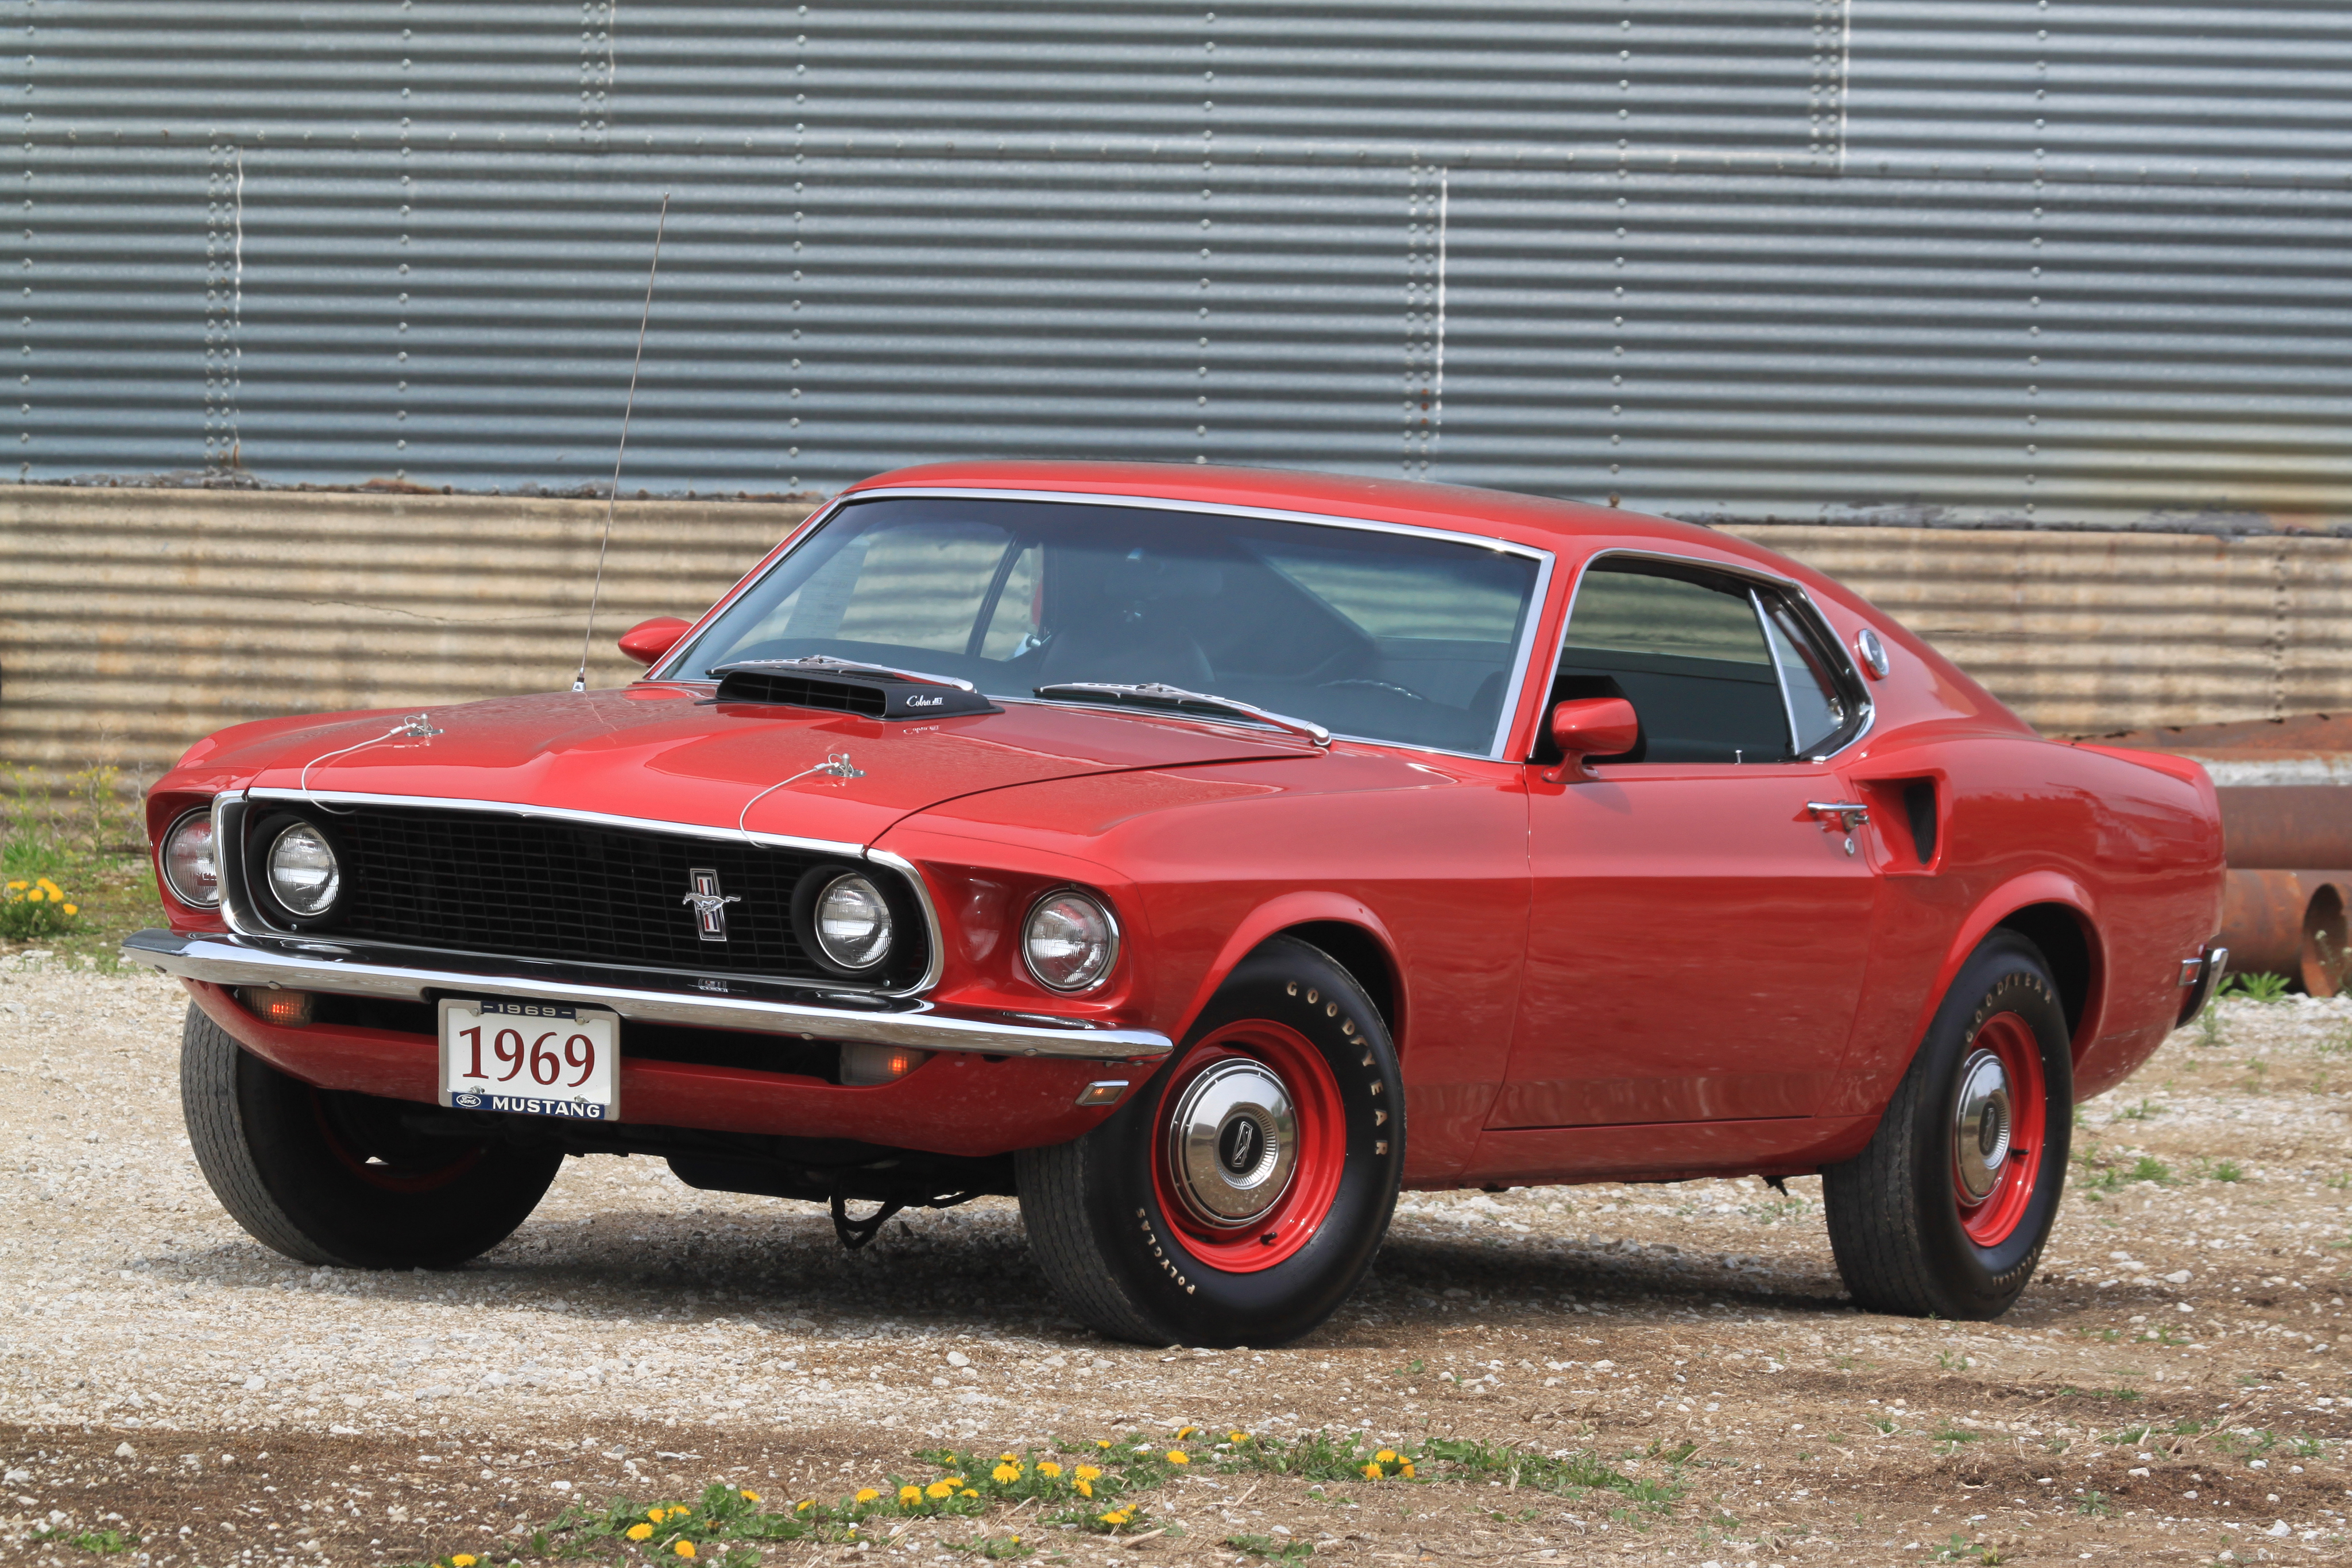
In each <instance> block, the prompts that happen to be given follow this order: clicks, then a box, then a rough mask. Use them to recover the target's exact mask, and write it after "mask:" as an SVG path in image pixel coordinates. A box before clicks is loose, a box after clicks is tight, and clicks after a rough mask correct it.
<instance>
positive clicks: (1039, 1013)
mask: <svg viewBox="0 0 2352 1568" xmlns="http://www.w3.org/2000/svg"><path fill="white" fill-rule="evenodd" d="M623 647H624V648H625V649H626V650H629V651H631V652H632V653H634V654H635V656H636V657H638V658H639V659H641V660H644V661H646V662H647V663H648V664H649V665H650V668H649V669H648V671H647V674H646V676H645V678H644V679H642V680H640V681H638V682H637V683H635V685H631V686H628V687H627V688H625V689H623V690H618V691H598V692H585V693H573V694H567V693H558V694H552V695H544V696H528V697H515V698H506V699H500V700H496V701H489V702H479V703H473V704H468V705H466V706H457V707H450V708H435V709H432V710H430V711H428V712H425V713H420V714H405V715H404V714H383V713H369V714H340V715H332V716H316V715H305V716H297V717H289V718H283V719H277V720H271V721H268V722H264V723H257V724H247V725H241V726H238V727H235V728H232V729H228V730H225V731H223V732H222V733H220V734H218V735H216V736H214V737H211V738H210V739H208V740H205V741H204V742H202V743H200V744H199V745H197V746H196V747H194V749H192V750H191V751H189V753H188V754H187V755H186V757H184V758H182V760H181V761H180V763H179V764H178V766H177V767H175V768H173V770H172V771H171V773H170V774H168V775H167V776H166V777H165V778H163V779H162V780H161V781H160V782H159V783H158V784H157V785H156V786H155V788H154V790H153V792H152V796H151V798H150V802H149V821H150V823H151V827H152V833H153V837H154V842H155V852H156V864H157V870H158V873H159V875H160V878H161V882H162V886H163V898H164V903H165V905H166V907H167V908H168V910H169V911H170V915H171V929H170V930H168V931H151V932H143V933H141V934H140V935H139V936H135V937H133V938H132V939H131V941H130V943H129V944H128V946H127V954H128V956H130V957H131V958H133V959H135V960H137V961H139V962H142V963H145V964H150V965H152V966H154V967H157V968H160V969H162V970H163V971H165V972H167V973H170V974H173V975H175V976H178V977H181V978H182V979H183V980H184V982H185V983H186V985H187V988H188V989H189V991H190V992H191V993H192V994H193V996H194V1008H193V1009H191V1012H190V1015H189V1020H188V1028H187V1033H186V1040H185V1046H184V1056H183V1068H182V1071H183V1085H184V1101H185V1107H186V1114H187V1121H188V1131H189V1135H190V1137H191V1139H192V1140H193V1143H194V1149H195V1153H196V1156H197V1158H198V1160H199V1162H200V1163H201V1165H202V1166H203V1168H204V1171H205V1176H206V1177H207V1178H208V1179H209V1180H210V1182H211V1184H212V1186H213V1188H214V1190H215V1192H216V1193H217V1194H218V1195H219V1197H220V1199H221V1201H222V1202H223V1203H224V1204H225V1205H226V1207H227V1208H228V1210H229V1212H230V1213H231V1214H232V1215H234V1216H235V1217H236V1218H237V1220H238V1221H239V1222H240V1223H242V1224H243V1225H244V1226H245V1227H246V1228H247V1229H248V1230H249V1231H251V1232H252V1234H253V1235H254V1236H255V1237H256V1238H257V1239H260V1240H261V1241H263V1242H265V1243H267V1244H268V1245H269V1246H271V1247H274V1248H276V1249H278V1250H279V1251H281V1252H283V1253H285V1254H287V1255H288V1256H289V1257H292V1258H296V1259H299V1260H304V1261H308V1262H314V1263H324V1264H333V1265H341V1266H347V1267H357V1268H404V1267H411V1266H423V1267H430V1268H446V1267H454V1266H456V1265H457V1264H459V1263H461V1262H463V1261H464V1260H467V1259H468V1258H471V1257H473V1256H475V1255H476V1254H478V1253H480V1252H481V1251H483V1250H485V1249H488V1248H490V1247H492V1246H494V1245H495V1244H497V1243H498V1242H499V1240H500V1239H502V1238H504V1237H505V1236H506V1235H508V1234H509V1232H510V1231H511V1230H512V1229H513V1228H515V1227H516V1226H517V1225H518V1224H520V1222H521V1220H522V1219H523V1218H524V1217H525V1216H526V1215H527V1214H529V1212H530V1209H531V1207H532V1206H533V1205H534V1204H535V1203H536V1202H537V1201H538V1200H539V1198H540V1197H541V1194H542V1193H543V1192H544V1191H545V1190H546V1188H547V1186H548V1184H549V1182H550V1181H551V1179H552V1177H553V1175H554V1172H555V1170H556V1168H557V1166H558V1165H559V1164H560V1163H561V1161H562V1156H563V1155H567V1154H570V1155H594V1154H609V1153H630V1154H643V1155H655V1156H658V1157H661V1158H664V1159H667V1161H668V1162H669V1164H670V1166H671V1168H672V1169H674V1170H675V1171H676V1172H677V1174H678V1176H680V1177H682V1178H683V1179H685V1180H686V1181H687V1182H688V1183H691V1184H692V1185H694V1186H699V1187H705V1188H710V1189H715V1190H720V1191H728V1192H738V1193H755V1194H770V1195H773V1196H777V1197H792V1198H800V1199H806V1200H812V1201H816V1202H823V1203H828V1204H830V1205H831V1206H832V1211H833V1215H834V1218H835V1223H836V1225H837V1226H838V1227H839V1228H840V1231H841V1235H842V1238H843V1239H844V1240H845V1242H848V1243H850V1244H853V1245H854V1244H856V1243H858V1242H860V1241H862V1240H863V1239H866V1238H867V1237H869V1236H870V1235H872V1234H873V1231H874V1229H875V1228H876V1227H877V1226H878V1224H879V1223H880V1221H881V1219H882V1218H885V1217H887V1215H888V1214H889V1213H891V1212H893V1211H895V1210H896V1209H898V1207H904V1206H908V1205H932V1206H944V1205H947V1204H951V1203H956V1202H959V1201H961V1200H963V1199H965V1198H968V1197H974V1196H977V1195H982V1194H1011V1195H1014V1196H1016V1197H1018V1198H1019V1200H1020V1204H1021V1209H1022V1213H1023V1216H1024V1220H1025V1222H1026V1225H1027V1228H1028V1231H1029V1236H1030V1239H1031V1242H1032V1245H1033V1247H1034V1252H1035V1255H1036V1259H1037V1261H1038V1264H1039V1266H1040V1267H1041V1268H1042V1269H1043V1270H1045V1273H1046V1275H1047V1276H1048V1277H1049V1278H1050V1280H1051V1281H1052V1282H1053V1285H1054V1287H1055V1290H1056V1291H1057V1292H1058V1293H1059V1296H1060V1299H1061V1300H1062V1301H1064V1302H1065V1303H1066V1306H1067V1307H1068V1309H1069V1311H1070V1312H1073V1313H1074V1314H1075V1315H1076V1316H1077V1317H1078V1318H1080V1319H1082V1320H1083V1321H1084V1322H1087V1323H1089V1324H1091V1325H1093V1326H1094V1327H1095V1328H1096V1329H1097V1330H1099V1331H1101V1332H1102V1333H1106V1334H1110V1335H1115V1336H1118V1337H1122V1338H1128V1339H1134V1340H1141V1341H1150V1342H1153V1343H1170V1342H1175V1341H1181V1342H1187V1343H1249V1344H1258V1345H1264V1344H1273V1343H1280V1342H1282V1341H1284V1340H1286V1339H1290V1338H1294V1337H1296V1336H1297V1335H1299V1334H1302V1333H1306V1332H1307V1331H1308V1330H1310V1329H1312V1328H1313V1327H1314V1326H1315V1325H1316V1324H1317V1323H1318V1322H1321V1321H1322V1320H1323V1319H1324V1318H1325V1317H1326V1316H1327V1315H1328V1313H1329V1312H1331V1311H1332V1310H1333V1309H1334V1308H1335V1307H1336V1306H1337V1305H1338V1304H1339V1302H1340V1301H1342V1300H1343V1299H1345V1298H1346V1296H1347V1295H1348V1293H1349V1291H1350V1290H1351V1289H1352V1288H1353V1287H1354V1286H1355V1284H1356V1283H1357V1281H1359V1280H1360V1278H1361V1277H1362V1275H1363V1273H1364V1270H1365V1269H1366V1268H1367V1266H1368V1265H1369V1264H1370V1261H1371V1259H1372V1255H1373V1253H1374V1251H1375V1250H1376V1249H1378V1248H1379V1246H1380V1244H1381V1238H1382V1236H1383V1234H1384V1232H1385V1230H1386V1228H1387V1225H1388V1222H1389V1217H1390V1214H1391V1208H1392V1207H1393V1205H1394V1202H1395V1199H1396V1196H1397V1192H1398V1190H1399V1188H1400V1187H1402V1186H1412V1187H1418V1188H1436V1187H1465V1186H1507V1185H1514V1184H1531V1183H1551V1182H1577V1181H1597V1180H1609V1181H1627V1180H1635V1181H1669V1180H1675V1179H1678V1178H1684V1177H1691V1176H1731V1175H1740V1174H1748V1173H1755V1174H1761V1175H1764V1176H1790V1175H1795V1174H1799V1173H1806V1172H1819V1173H1821V1174H1822V1177H1823V1179H1824V1191H1825V1196H1826V1202H1827V1208H1828V1222H1829V1228H1830V1234H1831V1238H1832V1241H1833V1243H1834V1246H1835V1252H1836V1257H1837V1261H1838V1266H1839V1268H1840V1270H1841V1271H1842V1272H1843V1275H1844V1278H1845V1281H1846V1283H1847V1285H1848V1287H1849V1288H1850V1290H1851V1291H1852V1292H1853V1297H1854V1299H1855V1300H1856V1301H1859V1302H1861V1303H1863V1304H1864V1305H1867V1306H1870V1307H1874V1308H1877V1309H1881V1310H1886V1311H1893V1312H1915V1313H1926V1312H1933V1313H1937V1314H1939V1315H1941V1316H1945V1317H1948V1318H1986V1317H1990V1316H1993V1315H1995V1314H1997V1313H1999V1312H2002V1311H2003V1310H2004V1309H2006V1308H2007V1307H2008V1306H2009V1304H2010V1303H2011V1301H2014V1300H2015V1299H2016V1297H2017V1295H2018V1293H2019V1291H2021V1290H2022V1289H2023V1288H2024V1286H2025V1284H2026V1281H2027V1280H2028V1278H2029V1277H2030V1276H2031V1274H2032V1271H2033V1269H2034V1266H2035V1263H2036V1261H2037V1260H2038V1259H2039V1257H2040V1255H2041V1251H2042V1245H2043V1241H2044V1239H2045V1238H2046V1237H2047V1235H2048V1233H2049V1230H2050V1226H2051V1221H2052V1218H2053V1214H2054V1212H2055V1210H2056V1207H2057V1205H2058V1201H2059V1193H2060V1190H2061V1187H2062V1186H2063V1179H2064V1176H2065V1172H2066V1163H2067V1162H2066V1155H2067V1133H2068V1128H2069V1125H2070V1124H2071V1122H2072V1116H2071V1114H2070V1111H2071V1107H2072V1106H2073V1105H2074V1103H2076V1102H2077V1101H2079V1100H2082V1099H2084V1098H2086V1097H2088V1096H2090V1095H2094V1094H2097V1093H2100V1092H2103V1091H2105V1090H2106V1089H2108V1088H2111V1087H2113V1086H2114V1085H2115V1084H2116V1083H2117V1082H2120V1081H2121V1080H2122V1079H2123V1078H2125V1077H2126V1075H2127V1074H2129V1073H2130V1072H2131V1071H2133V1070H2134V1069H2135V1068H2136V1067H2137V1066H2138V1065H2139V1063H2140V1062H2141V1061H2144V1060H2146V1059H2147V1055H2148V1054H2149V1052H2151V1051H2154V1050H2155V1049H2156V1047H2157V1046H2158V1043H2159V1042H2160V1041H2161V1040H2163V1039H2164V1038H2165V1036H2166V1035H2167V1033H2168V1031H2170V1030H2173V1029H2174V1028H2176V1027H2177V1026H2179V1024H2180V1023H2182V1022H2183V1021H2184V1020H2186V1019H2189V1017H2190V1016H2192V1015H2193V1014H2194V1013H2195V1011H2196V1010H2197V1009H2198V1008H2199V1007H2200V1005H2201V1003H2202V1001H2203V999H2204V998H2205V997H2206V995H2207V994H2208V992H2209V990H2210V988H2211V986H2212V984H2213V983H2214V981H2215V979H2216V978H2217V977H2218V974H2219V971H2220V967H2221V955H2220V954H2219V953H2218V952H2217V951H2216V950H2215V949H2214V948H2213V946H2212V940H2211V939H2212V936H2213V934H2214V932H2215V930H2216V928H2217V925H2218V924H2219V915H2220V904H2221V880H2222V872H2221V832H2220V828H2219V824H2218V820H2217V815H2216V810H2215V804H2214V795H2213V790H2212V788H2211V786H2210V783H2209V782H2208V780H2207V779H2206V778H2205V776H2204V774H2203V772H2202V771H2201V770H2200V768H2198V766H2197V765H2196V764H2195V763H2193V762H2188V761H2183V760H2179V759H2177V758H2169V757H2164V756H2158V755H2154V754H2148V753H2138V752H2125V751H2116V750H2108V749H2105V748H2102V747H2094V746H2069V745H2061V744H2056V743H2053V742H2051V741H2046V740H2043V739H2042V738H2041V737H2038V736H2036V735H2035V734H2034V733H2033V732H2032V730H2031V729H2030V728H2028V727H2026V726H2025V725H2024V724H2023V723H2022V722H2021V721H2020V720H2019V719H2018V718H2017V717H2015V716H2013V715H2011V713H2010V712H2009V711H2008V710H2006V709H2005V708H2003V707H2002V706H2001V705H2000V703H1998V702H1996V701H1995V700H1993V698H1992V697H1990V696H1989V695H1987V694H1986V693H1985V692H1984V691H1983V690H1982V689H1981V688H1980V687H1979V686H1978V685H1976V683H1974V682H1973V681H1971V680H1969V678H1968V677H1967V676H1965V675H1963V674H1960V673H1959V672H1958V670H1957V669H1955V668H1953V666H1952V665H1951V664H1948V662H1946V661H1945V660H1944V659H1942V658H1941V657H1939V656H1938V655H1937V653H1935V651H1934V650H1932V649H1930V648H1929V647H1927V645H1926V644H1925V643H1921V642H1920V641H1918V640H1917V639H1916V638H1915V637H1913V636H1911V635H1910V634H1909V633H1907V632H1905V631H1904V630H1903V629H1902V628H1901V627H1899V626H1897V625H1895V623H1894V622H1892V621H1891V620H1889V619H1888V618H1887V617H1886V616H1885V615H1884V614H1882V613H1881V612H1878V611H1877V610H1875V609H1874V608H1873V607H1872V606H1871V605H1869V604H1868V603H1866V602H1864V601H1863V600H1862V599H1860V598H1858V597H1857V596H1855V595H1854V594H1853V593H1850V592H1848V591H1845V590H1843V589H1842V588H1840V587H1838V586H1837V585H1836V584H1835V583H1833V582H1831V581H1829V580H1826V579H1825V578H1823V577H1822V576H1821V575H1820V574H1819V573H1817V572H1814V571H1811V570H1807V569H1806V568H1805V567H1803V566H1801V565H1799V564H1797V563H1796V562H1794V561H1791V560H1789V559H1784V558H1783V557H1780V556H1778V555H1775V554H1774V553H1772V552H1771V551H1770V550H1768V549H1761V548H1759V547H1758V546H1756V545H1753V544H1749V543H1746V542H1744V541H1742V540H1740V539H1737V538H1731V537H1729V536H1727V535H1725V534H1721V533H1717V532H1713V531H1710V530H1709V529H1707V528H1700V527H1695V526H1690V525H1685V524H1682V523H1675V522H1668V521H1663V520H1660V519H1657V518H1654V517H1638V516H1635V515H1633V514H1631V513H1628V512H1624V511H1620V510H1615V509H1610V508H1603V507H1591V506H1580V505H1575V504H1570V503H1567V502H1560V501H1551V500H1543V499H1538V498H1534V497H1526V496H1516V495H1506V494H1497V493H1493V492H1487V491H1480V490H1470V489H1455V488H1448V487H1442V486H1430V485H1415V484H1404V483H1390V482H1379V481H1373V480H1367V479H1356V478H1346V477H1337V476H1322V475H1307V474H1283V473H1272V472H1259V471H1251V470H1242V469H1218V468H1210V467H1193V468H1174V467H1160V466H1149V465H1073V464H1053V463H966V464H954V465H937V466H930V467H924V468H916V469H909V470H905V471H902V472H898V473H894V474H889V475H885V476H881V477H879V478H877V479H872V480H868V481H866V483H864V484H861V485H858V486H854V487H852V488H851V489H850V490H848V491H847V492H845V493H844V494H843V495H842V496H840V497H838V498H836V499H835V501H834V502H833V503H832V504H831V505H829V506H827V507H824V509H823V510H822V511H821V512H820V513H818V514H817V515H816V516H815V517H812V518H811V519H810V520H809V521H808V522H807V523H806V524H805V525H804V526H803V527H802V528H799V529H797V530H795V531H794V532H793V535H792V537H791V538H788V539H787V540H786V541H785V542H784V543H783V544H782V546H780V547H779V548H778V549H776V550H775V552H774V553H773V554H772V555H771V556H770V557H769V558H768V559H766V560H764V561H762V562H761V564H760V566H759V567H758V569H757V570H754V571H752V572H751V575H750V576H748V577H747V578H745V579H744V580H743V581H742V582H741V583H740V585H738V586H737V587H736V588H735V589H734V590H733V591H731V592H730V593H729V594H728V595H727V596H726V598H724V599H723V600H721V601H719V604H718V605H717V606H716V607H715V608H713V609H712V610H710V611H709V612H708V613H707V614H705V615H704V616H703V617H702V618H701V619H700V620H699V621H698V622H694V623H693V624H692V625H690V626H689V625H687V624H686V623H684V622H676V621H663V622H647V623H646V625H643V626H640V627H637V628H635V629H634V630H633V631H631V632H629V634H628V635H627V636H626V637H625V638H624V639H623ZM852 1206H857V1207H856V1208H855V1209H854V1208H853V1207H852ZM866 1206H879V1207H877V1208H873V1209H871V1210H870V1211H865V1212H860V1211H861V1210H866Z"/></svg>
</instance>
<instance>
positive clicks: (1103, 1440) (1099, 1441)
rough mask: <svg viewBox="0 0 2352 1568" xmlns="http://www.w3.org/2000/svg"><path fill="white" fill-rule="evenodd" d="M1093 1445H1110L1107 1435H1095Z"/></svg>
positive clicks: (1101, 1446)
mask: <svg viewBox="0 0 2352 1568" xmlns="http://www.w3.org/2000/svg"><path fill="white" fill-rule="evenodd" d="M1095 1447H1096V1448H1109V1447H1110V1439H1109V1438H1108V1437H1097V1438H1096V1439H1095Z"/></svg>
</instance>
